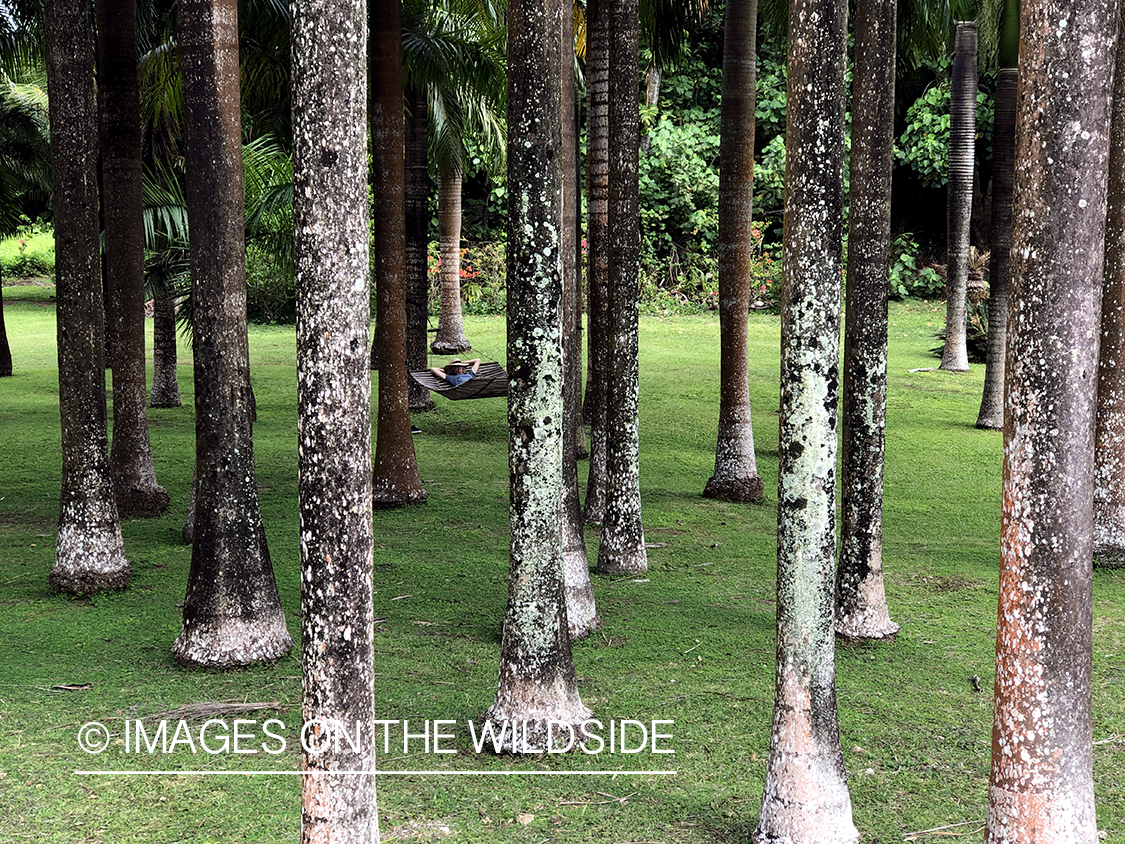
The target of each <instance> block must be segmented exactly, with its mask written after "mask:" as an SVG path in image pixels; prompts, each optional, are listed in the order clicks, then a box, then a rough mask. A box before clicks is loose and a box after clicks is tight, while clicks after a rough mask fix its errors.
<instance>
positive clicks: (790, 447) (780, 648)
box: [754, 0, 859, 844]
mask: <svg viewBox="0 0 1125 844" xmlns="http://www.w3.org/2000/svg"><path fill="white" fill-rule="evenodd" d="M846 36H847V3H846V2H844V0H827V1H826V2H825V0H792V3H791V5H790V11H789V57H788V68H789V80H788V93H787V97H788V102H789V108H788V117H787V121H786V131H785V145H786V167H785V222H784V233H783V237H784V241H785V258H784V263H783V274H784V281H783V288H782V303H781V431H780V442H779V447H778V451H779V455H780V462H779V466H778V472H779V481H778V496H777V498H778V527H777V674H776V694H775V698H774V710H773V729H772V731H771V733H770V751H769V760H768V762H767V765H766V782H765V791H764V795H763V798H762V811H761V816H760V819H759V821H758V827H757V829H756V830H755V832H754V840H755V841H759V842H766V841H790V842H808V844H813V842H816V844H854V842H855V841H857V840H858V839H859V833H858V832H857V831H856V828H855V825H854V824H853V823H852V811H851V800H850V797H849V795H848V785H847V780H846V778H845V772H844V758H843V753H842V752H841V750H840V738H839V726H838V724H837V720H836V691H835V655H834V640H835V631H834V630H833V624H832V617H833V611H832V601H833V591H834V586H835V579H834V574H835V570H836V492H835V476H836V389H837V388H836V381H837V376H838V371H839V359H840V357H839V342H840V270H841V260H842V255H841V251H842V240H843V238H842V235H843V200H844V197H843V175H844V172H843V171H844V99H845V80H844V64H845V63H844V59H845V53H846Z"/></svg>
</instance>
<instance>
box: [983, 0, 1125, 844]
mask: <svg viewBox="0 0 1125 844" xmlns="http://www.w3.org/2000/svg"><path fill="white" fill-rule="evenodd" d="M1120 22H1121V14H1120V8H1119V4H1118V3H1116V2H1106V0H1079V2H1076V3H1073V4H1070V5H1068V6H1067V7H1066V8H1065V9H1060V7H1059V6H1058V4H1057V3H1054V2H1051V0H1023V3H1022V11H1021V17H1020V42H1021V43H1020V58H1019V65H1020V86H1019V107H1018V108H1019V111H1018V122H1017V128H1016V160H1017V161H1019V162H1020V165H1019V167H1018V168H1017V169H1016V176H1015V209H1014V212H1013V215H1012V219H1013V226H1012V277H1011V291H1010V295H1011V300H1010V308H1011V311H1010V318H1009V320H1008V326H1009V334H1008V359H1007V366H1006V369H1007V392H1008V398H1007V408H1006V411H1007V412H1006V414H1005V419H1004V472H1003V499H1002V500H1003V507H1002V510H1001V522H1000V532H1001V534H1000V535H1001V541H1000V590H999V591H1000V600H999V605H998V611H997V625H996V681H995V708H994V711H993V721H992V770H991V775H990V777H989V788H988V825H987V830H986V833H985V841H986V842H988V844H1014V842H1023V841H1096V840H1097V839H1098V827H1097V823H1096V820H1095V816H1094V766H1093V740H1092V739H1093V737H1092V728H1091V713H1090V694H1091V690H1090V672H1091V659H1092V647H1091V639H1092V636H1093V594H1092V593H1093V588H1092V583H1093V577H1092V565H1091V561H1092V557H1093V552H1094V539H1093V500H1094V486H1095V481H1094V443H1095V434H1094V432H1095V423H1096V408H1097V379H1096V378H1094V377H1093V372H1092V371H1091V369H1092V366H1093V364H1094V362H1095V361H1097V359H1098V335H1099V329H1100V327H1101V325H1100V310H1101V296H1102V276H1103V270H1104V255H1105V252H1104V249H1105V230H1106V185H1107V183H1108V181H1109V179H1110V159H1111V153H1110V130H1109V127H1110V115H1111V100H1112V99H1113V98H1114V87H1115V79H1114V77H1115V73H1114V66H1115V63H1116V68H1117V72H1118V73H1123V72H1125V50H1123V48H1122V42H1121V40H1120V39H1119V37H1118V33H1119V31H1121V30H1120V29H1119V27H1120ZM1064 23H1065V25H1064ZM1115 51H1116V57H1115ZM1115 58H1116V62H1115ZM1120 78H1121V77H1118V79H1117V81H1118V82H1120ZM1116 89H1117V90H1116V93H1117V95H1118V96H1120V95H1121V94H1122V93H1125V88H1123V87H1122V86H1121V85H1117V86H1116ZM1112 111H1116V113H1117V116H1118V117H1120V116H1121V105H1120V102H1119V103H1118V104H1117V106H1116V107H1115V108H1114V109H1112ZM1076 126H1081V132H1076V130H1075V127H1076ZM1114 163H1115V164H1116V165H1117V167H1118V168H1120V166H1121V162H1120V160H1115V161H1114ZM1118 178H1119V176H1118Z"/></svg>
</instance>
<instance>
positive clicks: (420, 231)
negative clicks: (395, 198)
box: [406, 86, 434, 410]
mask: <svg viewBox="0 0 1125 844" xmlns="http://www.w3.org/2000/svg"><path fill="white" fill-rule="evenodd" d="M406 107H407V111H408V113H409V115H410V117H409V119H408V120H407V122H406V368H407V369H408V370H411V371H414V372H417V371H419V370H422V369H426V368H427V366H428V359H427V357H426V319H427V317H428V316H429V301H428V300H429V295H430V281H429V276H428V275H427V273H426V255H427V253H428V250H429V228H430V203H429V193H430V172H429V159H428V153H427V148H426V145H427V140H426V137H427V134H428V132H427V124H428V122H429V114H428V112H429V110H428V108H427V106H426V97H425V94H424V92H422V91H420V90H419V89H418V88H416V87H413V86H412V87H411V88H409V89H408V90H407V92H406ZM406 383H407V387H408V391H409V395H410V409H411V410H430V409H431V408H432V407H433V406H434V400H433V399H432V398H431V397H430V391H429V390H427V389H426V388H425V387H423V386H422V385H421V384H419V383H418V382H417V381H415V380H414V379H413V378H411V377H410V376H409V375H408V376H407V379H406Z"/></svg>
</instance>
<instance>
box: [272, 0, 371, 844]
mask: <svg viewBox="0 0 1125 844" xmlns="http://www.w3.org/2000/svg"><path fill="white" fill-rule="evenodd" d="M366 30H367V20H366V4H365V3H363V2H360V0H347V1H346V2H339V0H295V2H294V5H293V48H292V51H293V52H292V55H293V104H294V108H293V180H294V184H295V185H296V186H297V189H296V190H295V191H294V192H293V216H294V225H295V229H296V243H295V249H296V262H297V276H296V285H297V392H298V402H297V404H298V407H299V408H300V414H299V417H298V432H297V435H298V471H299V484H298V495H299V502H300V512H301V634H302V635H301V639H302V662H303V668H304V671H303V673H304V698H303V705H302V710H301V711H302V720H303V722H304V723H306V724H308V723H311V722H314V721H317V720H320V721H321V722H331V721H333V720H337V721H339V722H341V723H343V724H346V725H347V729H348V731H349V733H351V732H356V731H358V732H359V734H360V735H361V736H362V737H364V738H363V739H361V741H360V742H359V747H358V750H357V749H354V748H352V747H351V745H350V744H349V743H348V742H347V741H342V742H340V743H339V745H337V744H336V743H334V742H331V741H325V742H324V752H319V753H312V752H309V751H308V750H306V751H305V753H304V757H303V760H302V763H303V770H304V771H305V776H304V777H303V778H302V800H301V840H302V842H304V843H305V844H314V842H317V843H318V844H319V842H326V843H327V842H333V844H353V842H354V844H370V842H378V840H379V821H378V813H377V811H376V801H375V777H374V770H375V748H374V738H373V737H374V729H375V724H374V717H375V714H374V698H373V688H374V682H375V681H374V674H373V670H374V666H373V662H372V660H373V658H374V646H373V641H372V627H373V617H374V613H373V610H372V591H371V590H372V586H371V554H372V525H371V376H370V374H369V370H368V363H369V361H368V355H367V329H368V324H369V322H370V279H369V273H370V269H369V267H370V265H369V263H368V249H367V244H368V217H367V202H366V199H367V146H366V140H367V138H366V134H367V132H366V120H367V85H366V81H367V80H366V75H365V74H364V73H363V72H362V71H361V72H360V74H359V81H358V82H357V79H356V68H361V69H363V68H365V59H366V46H367V44H366V41H367V39H366ZM326 91H331V92H332V93H331V96H325V95H324V94H325V92H326ZM316 749H317V750H319V749H320V748H319V747H317V748H316ZM336 771H359V772H368V773H356V774H339V773H333V772H336Z"/></svg>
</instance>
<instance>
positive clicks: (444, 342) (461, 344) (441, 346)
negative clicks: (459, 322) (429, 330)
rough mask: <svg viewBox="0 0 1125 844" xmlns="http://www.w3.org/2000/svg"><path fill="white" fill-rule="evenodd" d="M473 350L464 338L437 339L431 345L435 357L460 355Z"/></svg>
mask: <svg viewBox="0 0 1125 844" xmlns="http://www.w3.org/2000/svg"><path fill="white" fill-rule="evenodd" d="M472 348H473V347H472V344H470V343H469V341H468V340H466V339H465V338H464V337H437V338H435V339H434V342H432V343H431V344H430V351H431V352H433V353H434V354H435V355H459V354H461V353H462V352H467V351H469V350H470V349H472Z"/></svg>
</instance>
